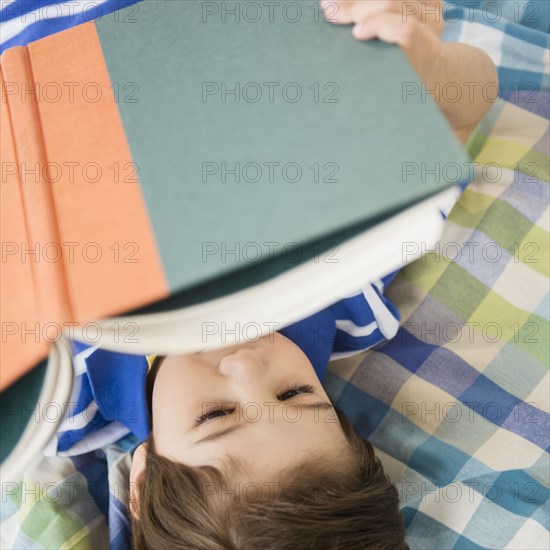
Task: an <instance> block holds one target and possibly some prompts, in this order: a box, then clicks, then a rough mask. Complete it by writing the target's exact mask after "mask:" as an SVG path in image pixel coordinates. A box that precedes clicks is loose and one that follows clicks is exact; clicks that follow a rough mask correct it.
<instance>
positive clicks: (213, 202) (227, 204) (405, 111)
mask: <svg viewBox="0 0 550 550" xmlns="http://www.w3.org/2000/svg"><path fill="white" fill-rule="evenodd" d="M138 7H139V9H137V10H136V6H133V7H131V8H128V9H127V10H122V11H121V12H120V13H118V14H117V15H118V16H117V17H116V18H113V17H112V16H106V17H104V18H102V19H100V20H99V21H97V23H96V25H97V31H98V35H99V38H100V41H101V46H102V49H103V53H104V56H105V60H106V63H107V67H108V70H109V74H110V77H111V81H112V82H113V89H114V91H115V96H116V99H117V102H118V108H119V111H120V114H121V117H122V121H123V126H124V129H125V132H126V135H127V138H128V140H129V145H130V149H131V152H132V156H133V158H134V160H135V162H136V165H137V166H136V168H137V170H139V180H140V185H141V188H142V192H143V194H144V196H145V200H146V203H147V207H148V211H149V215H150V217H151V220H152V225H153V229H154V233H155V237H156V240H157V244H158V247H159V249H160V253H161V256H162V261H163V265H164V269H165V272H166V276H167V280H168V283H169V286H170V289H171V291H172V292H177V291H181V290H183V289H188V288H192V287H196V285H199V284H201V283H205V282H206V281H210V280H212V279H215V278H219V277H221V276H223V275H226V274H228V273H230V272H233V273H235V272H237V271H238V270H240V278H241V282H240V283H239V282H235V281H238V279H239V277H235V278H233V282H230V283H227V281H226V291H230V290H234V289H235V288H239V287H241V288H242V287H245V286H247V285H249V284H251V283H253V282H254V281H257V280H258V279H265V278H267V277H269V276H270V275H272V274H273V273H275V272H280V271H282V270H285V269H287V268H289V267H292V266H293V265H296V261H297V260H296V259H297V258H298V261H299V260H300V259H307V258H308V257H312V256H314V255H315V254H316V253H318V252H319V248H318V246H319V241H323V242H324V245H323V246H325V247H326V249H330V243H331V242H334V239H336V241H338V239H340V240H341V239H343V238H345V237H346V236H349V235H350V234H353V233H354V232H355V233H356V232H357V231H358V230H359V229H364V228H365V227H369V225H372V224H374V223H377V222H378V221H380V220H382V219H384V218H385V217H387V216H388V215H389V214H393V213H396V212H398V211H399V210H401V209H403V208H405V207H406V206H408V205H411V204H414V203H415V202H417V201H419V200H421V199H423V198H425V197H428V196H430V195H432V194H434V193H436V192H438V191H441V190H442V189H444V188H446V187H448V186H450V185H453V184H455V183H457V180H448V179H445V178H444V177H442V173H443V170H442V167H444V166H446V165H448V164H449V163H458V164H459V165H462V163H463V162H465V161H466V160H467V157H466V155H465V153H464V152H463V150H462V148H461V146H460V144H459V143H458V141H457V140H456V139H455V137H454V135H453V134H452V132H451V130H450V128H449V126H448V124H447V122H446V121H445V119H444V117H443V116H442V115H441V114H440V113H439V111H438V109H437V106H436V105H435V104H434V103H433V102H432V101H431V100H430V99H429V98H428V99H427V98H426V96H425V95H422V94H421V93H415V94H408V93H407V91H410V90H415V89H416V90H418V89H420V87H419V81H418V77H417V76H416V74H415V73H414V71H413V69H412V67H411V66H410V65H409V63H408V61H407V60H406V58H405V56H404V54H403V53H402V52H401V50H400V49H399V48H398V47H397V46H391V45H387V44H383V43H380V42H378V41H375V42H371V43H360V42H358V41H356V40H355V39H354V38H353V37H352V35H351V30H350V28H349V27H341V26H335V25H331V24H329V23H327V22H325V21H324V19H323V15H322V12H321V10H320V8H319V6H318V2H316V1H315V2H288V1H283V2H278V3H277V5H276V6H275V5H272V6H271V8H269V7H268V6H267V5H264V4H263V3H259V2H228V1H224V2H219V1H199V0H197V1H195V0H193V1H191V0H182V1H179V0H168V1H165V0H146V1H145V2H142V3H140V4H139V5H138ZM449 173H451V177H452V176H453V175H454V174H456V175H457V176H460V174H459V173H458V174H457V171H456V170H455V171H449ZM285 258H286V260H287V261H285ZM291 260H292V261H291ZM266 266H267V267H266ZM243 273H244V274H248V276H246V275H243ZM222 286H223V285H222ZM197 296H198V295H195V299H197V298H196V297H197Z"/></svg>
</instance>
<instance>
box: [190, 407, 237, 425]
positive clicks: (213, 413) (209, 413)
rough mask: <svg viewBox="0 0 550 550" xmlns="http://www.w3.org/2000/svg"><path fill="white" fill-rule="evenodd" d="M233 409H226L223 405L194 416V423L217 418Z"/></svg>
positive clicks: (226, 414) (228, 413)
mask: <svg viewBox="0 0 550 550" xmlns="http://www.w3.org/2000/svg"><path fill="white" fill-rule="evenodd" d="M234 411H235V409H227V408H225V407H224V408H221V409H213V410H211V411H207V412H205V413H204V414H201V415H200V416H199V417H197V418H195V424H204V423H205V422H208V421H209V420H213V419H214V418H218V417H220V416H228V415H230V414H231V413H233V412H234Z"/></svg>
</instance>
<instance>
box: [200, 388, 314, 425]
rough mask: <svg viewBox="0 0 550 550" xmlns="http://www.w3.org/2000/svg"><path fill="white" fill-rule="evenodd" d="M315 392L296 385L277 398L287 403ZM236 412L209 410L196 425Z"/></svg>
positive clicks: (220, 409) (221, 408)
mask: <svg viewBox="0 0 550 550" xmlns="http://www.w3.org/2000/svg"><path fill="white" fill-rule="evenodd" d="M314 391H315V388H314V387H313V386H311V385H310V384H302V385H299V384H295V385H294V386H291V387H290V388H287V389H286V390H285V391H284V392H282V393H280V394H279V395H278V396H277V399H278V400H279V401H287V400H288V399H292V398H293V397H296V396H297V395H302V394H305V393H313V392H314ZM234 412H235V409H234V408H233V409H231V408H227V407H224V406H222V407H219V406H218V407H217V408H213V409H211V410H208V411H206V412H204V413H203V414H201V415H200V416H198V417H197V418H195V425H197V426H198V425H200V424H204V423H205V422H208V421H210V420H214V418H219V417H223V416H229V415H230V414H233V413H234Z"/></svg>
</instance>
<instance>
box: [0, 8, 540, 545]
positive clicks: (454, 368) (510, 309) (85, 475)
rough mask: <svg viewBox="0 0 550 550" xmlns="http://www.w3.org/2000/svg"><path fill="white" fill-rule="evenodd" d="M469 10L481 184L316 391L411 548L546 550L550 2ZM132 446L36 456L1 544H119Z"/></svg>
mask: <svg viewBox="0 0 550 550" xmlns="http://www.w3.org/2000/svg"><path fill="white" fill-rule="evenodd" d="M468 2H469V0H468V1H466V0H459V1H457V0H455V1H454V2H453V3H452V4H453V5H452V6H451V8H452V9H455V10H457V11H456V12H452V11H447V13H446V17H447V19H448V20H449V24H448V25H447V30H446V34H445V36H446V38H447V39H448V40H460V41H463V42H468V43H471V44H474V45H477V46H479V47H482V48H483V49H486V50H487V51H488V52H489V53H490V55H491V56H492V57H493V59H494V60H495V61H496V63H497V65H498V67H499V73H500V77H501V79H502V82H501V84H503V85H502V86H501V94H500V95H501V97H503V98H505V99H507V100H508V101H504V100H499V101H498V102H496V103H495V105H494V107H493V109H492V111H491V113H490V114H489V116H488V117H487V118H486V119H485V120H484V121H483V123H482V124H481V125H480V127H479V128H478V129H477V131H476V132H475V134H474V135H473V136H472V138H471V140H470V141H469V144H468V147H469V150H470V153H471V155H472V157H473V158H474V159H475V162H477V163H479V165H478V166H477V169H476V171H477V177H476V178H475V181H474V182H473V183H472V184H471V185H470V186H469V187H468V189H467V190H466V191H465V192H464V194H463V196H462V197H461V199H460V200H459V202H458V204H457V205H456V207H455V208H454V209H453V211H452V212H451V215H450V217H449V219H448V221H447V223H446V231H445V234H444V236H443V238H442V240H441V242H440V243H439V246H438V248H437V249H436V250H434V251H432V252H430V253H428V254H427V255H426V256H425V257H424V259H423V260H420V261H418V262H416V263H415V264H412V265H411V266H409V267H407V268H406V269H404V270H403V271H402V273H401V274H400V276H399V277H398V278H397V279H396V280H395V282H394V284H393V285H392V287H391V288H390V290H389V294H390V297H391V298H392V300H393V301H394V302H395V303H396V304H397V305H398V306H399V308H400V310H401V313H402V316H403V325H402V329H401V330H400V332H399V333H398V335H397V337H396V338H395V339H394V340H392V341H391V342H390V343H388V344H386V345H385V346H383V347H381V348H379V349H377V350H376V351H374V352H370V353H367V354H366V355H363V356H358V357H355V358H353V359H347V360H345V361H343V362H342V361H340V362H337V363H333V364H332V365H331V370H330V372H329V375H328V377H327V380H326V387H327V390H328V392H329V394H330V396H331V398H332V399H333V401H334V402H335V403H336V404H337V406H339V407H340V408H342V409H343V410H344V411H345V412H346V413H347V414H348V415H349V417H350V419H351V420H352V422H353V424H354V426H355V428H356V429H357V430H358V432H359V433H360V434H361V435H362V436H364V437H367V438H369V439H370V440H371V442H372V443H373V444H374V445H375V446H376V448H377V449H378V454H379V456H380V457H381V458H382V460H383V462H384V463H385V467H386V470H387V471H388V473H389V474H390V475H391V476H392V478H393V479H394V480H395V481H396V483H397V486H398V488H399V490H400V493H401V501H402V510H403V514H404V517H405V521H406V525H407V537H408V542H409V544H410V546H411V548H412V549H417V548H418V549H425V548H438V549H450V548H460V549H466V548H468V549H473V548H513V549H519V548H526V549H527V548H529V549H535V548H545V549H546V548H549V547H550V538H549V534H548V516H549V515H550V514H549V510H548V497H549V489H548V472H549V471H550V462H549V459H548V450H549V447H550V442H549V439H548V434H549V429H550V427H549V424H548V413H549V412H550V406H549V403H548V384H549V380H548V368H547V362H548V355H547V354H548V348H549V342H548V333H549V330H548V328H549V327H548V318H549V303H548V265H549V258H548V250H549V243H548V225H549V224H548V199H549V196H548V183H547V182H548V181H549V179H550V178H549V166H548V154H547V153H548V144H549V132H548V126H549V123H548V120H547V118H545V117H547V116H548V108H549V104H548V90H549V88H550V87H549V75H548V64H549V59H550V57H549V56H548V51H547V48H548V45H549V39H548V35H547V34H546V32H547V31H548V28H547V27H548V9H549V6H550V4H549V3H548V2H547V1H546V0H542V1H533V0H521V1H519V2H518V1H511V0H510V1H509V0H504V1H501V2H499V4H500V5H501V8H502V14H503V15H502V16H501V17H500V18H496V16H495V14H492V15H491V11H490V10H491V9H494V7H493V8H490V5H493V6H494V4H496V3H495V2H486V1H485V0H480V1H479V2H477V3H475V4H476V5H475V6H474V7H473V8H472V7H470V8H468V9H466V7H467V4H468ZM37 3H38V4H40V3H42V4H46V3H47V4H53V3H54V2H51V0H41V1H40V2H37ZM469 3H470V4H472V2H469ZM9 4H12V2H3V4H2V6H1V8H2V10H1V11H0V15H1V16H2V18H1V21H2V24H4V22H5V21H6V17H5V13H6V12H5V10H6V8H7V6H8V5H9ZM460 6H462V7H463V8H464V9H462V10H460V9H459V8H460ZM533 6H536V7H537V11H536V12H533V11H532V10H533ZM474 8H475V9H474ZM484 8H485V11H484ZM472 10H473V11H472ZM514 10H515V11H514ZM453 13H454V15H453ZM72 24H73V23H71V22H66V26H71V25H72ZM59 25H61V23H59ZM61 28H63V27H62V26H61ZM52 29H54V30H60V27H59V26H56V27H55V28H54V27H50V31H51V30H52ZM35 30H36V29H35ZM41 32H42V31H41ZM51 32H53V31H51ZM29 33H30V31H29ZM47 34H49V33H47ZM44 35H45V34H42V35H41V36H44ZM28 36H29V37H30V36H32V39H36V38H38V37H39V36H38V35H37V34H36V33H35V34H32V33H30V34H29V35H28ZM29 39H30V38H27V39H24V38H21V37H20V38H19V39H18V38H17V37H15V38H13V39H12V40H14V42H13V43H12V44H15V43H16V42H15V41H16V40H20V41H19V42H18V43H26V42H27V41H28V40H29ZM516 83H517V86H516ZM416 244H418V243H416ZM135 445H136V441H135V439H133V437H132V436H127V437H125V438H123V439H122V440H120V441H118V442H117V443H116V444H114V445H110V446H108V447H106V448H104V449H103V450H100V451H97V452H94V453H88V454H85V455H81V456H78V457H72V458H49V459H44V460H42V462H41V463H39V464H38V465H37V466H36V467H34V468H33V469H32V470H29V471H28V472H27V474H26V475H25V478H24V479H23V481H22V482H21V483H20V484H17V485H9V486H3V490H2V496H3V498H2V503H1V506H0V522H1V523H0V528H1V543H0V547H1V548H17V549H20V548H48V549H50V548H56V549H57V548H59V549H61V548H67V549H69V548H90V549H92V548H93V549H103V548H108V547H111V548H114V549H125V548H129V546H130V542H129V541H130V538H129V536H130V529H129V522H128V518H127V501H128V472H129V466H130V462H131V458H130V457H131V451H132V450H133V448H134V447H135Z"/></svg>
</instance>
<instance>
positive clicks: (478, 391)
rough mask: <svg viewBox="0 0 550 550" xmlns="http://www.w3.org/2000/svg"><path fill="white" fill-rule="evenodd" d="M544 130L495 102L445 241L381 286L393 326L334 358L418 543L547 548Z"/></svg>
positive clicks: (476, 141) (331, 383)
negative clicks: (347, 355) (360, 352)
mask: <svg viewBox="0 0 550 550" xmlns="http://www.w3.org/2000/svg"><path fill="white" fill-rule="evenodd" d="M520 137H521V139H520ZM548 138H549V135H548V120H546V119H543V118H541V117H539V116H538V115H535V114H532V113H529V112H528V111H526V110H522V109H520V108H519V107H517V106H514V105H512V104H510V103H506V102H504V101H501V102H499V103H498V104H496V105H495V106H494V109H493V110H492V112H491V113H490V115H489V116H488V117H487V118H486V119H485V120H484V122H483V123H482V125H481V126H480V127H479V128H478V130H477V132H476V134H475V135H474V136H473V137H472V139H471V140H470V143H469V146H470V148H471V150H473V151H475V152H476V153H477V154H476V155H475V159H476V162H479V163H480V166H479V167H478V176H477V177H476V178H475V180H474V182H473V183H471V184H470V186H469V187H468V188H467V190H466V191H465V192H464V194H463V195H462V196H461V198H460V199H459V201H458V203H457V205H456V206H455V208H454V209H453V210H452V212H451V214H450V216H449V218H448V220H447V222H446V228H445V232H444V235H443V237H442V239H441V241H440V243H439V244H438V246H437V248H436V249H435V250H434V251H432V252H429V253H428V254H426V256H425V257H424V258H423V259H422V260H419V261H417V262H415V263H414V264H411V265H410V266H408V267H406V268H405V269H404V270H402V271H401V273H400V274H399V276H398V277H397V279H396V280H395V281H394V283H393V284H392V285H391V286H390V288H389V289H388V295H389V297H390V298H391V299H392V300H393V301H394V303H395V304H396V305H397V306H398V308H399V309H400V311H401V313H402V316H403V319H402V321H403V322H402V327H401V329H400V331H399V333H398V335H397V336H396V337H395V338H394V339H393V340H391V341H390V342H388V343H387V344H385V345H383V346H382V347H380V348H378V349H377V350H376V351H374V352H372V353H369V354H367V355H366V356H364V357H363V358H362V359H358V360H355V361H353V362H348V363H347V364H344V365H337V364H336V365H332V366H331V376H330V379H329V380H328V381H327V386H328V388H329V394H330V396H331V398H332V399H333V401H334V402H335V403H337V405H338V406H339V407H340V408H342V409H343V410H344V411H345V412H346V413H347V414H348V415H349V417H350V419H351V420H352V423H353V424H354V425H355V426H356V427H357V428H358V430H359V433H360V434H361V435H362V436H363V437H365V438H368V439H369V440H370V441H371V442H372V443H373V445H374V446H375V447H376V448H377V449H378V450H379V455H380V456H381V457H382V458H383V462H385V465H386V468H387V470H388V471H389V473H390V474H391V476H392V477H393V479H394V480H396V482H397V486H398V489H399V490H400V493H401V502H402V511H403V515H404V517H405V521H406V526H407V537H408V542H409V545H410V546H411V548H412V549H415V548H418V549H422V548H445V549H447V548H469V549H470V548H514V549H516V548H525V549H527V548H529V549H535V548H550V536H549V533H548V527H549V518H550V514H549V506H548V504H549V503H548V497H549V495H550V492H549V489H548V483H549V475H548V473H549V471H550V461H549V455H548V450H549V445H550V422H549V418H550V417H549V414H548V413H549V411H550V408H549V395H548V393H549V392H548V387H549V381H550V380H549V376H548V353H549V352H548V350H549V341H548V338H549V333H550V331H549V328H550V327H549V320H548V317H549V311H548V308H549V300H548V298H549V294H548V290H549V285H548V274H549V273H548V271H549V265H550V264H549V261H548V260H549V258H548V249H549V236H548V221H549V219H548V214H549V208H548V205H549V187H548V183H547V180H548V157H547V156H546V155H547V152H548V146H547V144H548ZM518 167H519V168H525V171H524V172H522V171H521V170H519V169H518ZM510 168H515V169H510ZM537 176H538V177H537ZM540 176H543V177H544V178H545V180H543V179H541V177H540Z"/></svg>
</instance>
